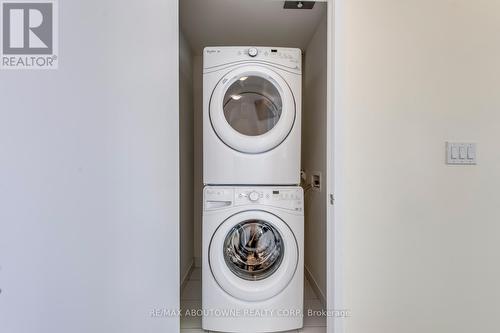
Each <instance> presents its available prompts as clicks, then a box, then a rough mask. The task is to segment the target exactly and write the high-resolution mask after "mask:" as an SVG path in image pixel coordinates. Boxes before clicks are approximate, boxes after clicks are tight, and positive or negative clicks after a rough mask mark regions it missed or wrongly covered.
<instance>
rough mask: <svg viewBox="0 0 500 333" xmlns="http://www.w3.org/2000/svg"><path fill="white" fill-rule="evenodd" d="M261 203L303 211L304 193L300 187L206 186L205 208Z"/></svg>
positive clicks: (212, 208) (213, 208)
mask: <svg viewBox="0 0 500 333" xmlns="http://www.w3.org/2000/svg"><path fill="white" fill-rule="evenodd" d="M245 205H262V206H269V207H276V208H282V209H287V210H293V211H295V212H300V213H302V212H303V211H304V193H303V190H302V188H301V187H281V186H280V187H248V188H247V187H233V188H227V187H215V186H214V187H206V188H205V191H204V208H205V210H215V209H224V208H228V207H233V206H245Z"/></svg>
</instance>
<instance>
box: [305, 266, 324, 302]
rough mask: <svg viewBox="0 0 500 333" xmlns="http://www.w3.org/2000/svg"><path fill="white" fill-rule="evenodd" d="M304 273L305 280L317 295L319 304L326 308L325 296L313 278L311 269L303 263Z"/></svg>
mask: <svg viewBox="0 0 500 333" xmlns="http://www.w3.org/2000/svg"><path fill="white" fill-rule="evenodd" d="M304 275H305V276H306V279H307V281H309V284H310V285H311V288H312V289H313V291H314V292H315V293H316V296H318V298H319V301H320V302H321V305H323V308H325V309H326V297H325V294H324V293H323V291H322V290H321V289H320V287H319V285H318V283H317V282H316V280H315V279H314V277H313V275H312V274H311V271H310V270H309V268H307V266H305V265H304Z"/></svg>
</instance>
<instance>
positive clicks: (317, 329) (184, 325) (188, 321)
mask: <svg viewBox="0 0 500 333" xmlns="http://www.w3.org/2000/svg"><path fill="white" fill-rule="evenodd" d="M181 308H182V310H183V312H184V310H185V309H201V269H200V268H195V269H194V270H193V272H192V273H191V276H190V278H189V281H188V282H187V284H186V286H185V288H184V290H182V293H181ZM321 308H322V305H321V302H320V300H319V299H318V297H317V296H316V294H315V293H314V290H313V289H312V288H311V285H310V284H309V282H308V281H307V279H305V278H304V313H307V309H313V310H320V309H321ZM203 332H205V333H206V332H207V331H204V330H202V329H201V317H182V318H181V333H203ZM289 332H293V333H325V332H326V318H325V317H308V316H305V317H304V328H302V329H300V330H295V331H289Z"/></svg>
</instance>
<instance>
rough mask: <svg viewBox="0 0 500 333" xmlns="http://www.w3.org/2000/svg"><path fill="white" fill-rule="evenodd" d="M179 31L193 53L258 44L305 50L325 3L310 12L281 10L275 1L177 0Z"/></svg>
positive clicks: (324, 11)
mask: <svg viewBox="0 0 500 333" xmlns="http://www.w3.org/2000/svg"><path fill="white" fill-rule="evenodd" d="M179 2H180V20H181V29H182V32H183V34H184V36H185V37H186V39H187V40H188V42H189V43H190V44H191V47H192V48H193V51H194V52H195V53H197V54H201V53H202V50H203V48H204V47H205V46H229V45H232V46H239V45H258V46H276V47H298V48H301V49H302V50H305V49H306V48H307V45H308V44H309V41H310V40H311V37H312V36H313V34H314V32H315V30H316V27H317V26H318V24H319V22H320V21H321V19H322V17H323V15H325V13H326V2H317V3H316V5H315V6H314V8H313V9H284V8H283V4H284V1H275V0H180V1H179Z"/></svg>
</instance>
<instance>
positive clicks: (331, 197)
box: [330, 193, 335, 206]
mask: <svg viewBox="0 0 500 333" xmlns="http://www.w3.org/2000/svg"><path fill="white" fill-rule="evenodd" d="M334 203H335V197H334V196H333V193H330V205H332V206H333V204H334Z"/></svg>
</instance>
